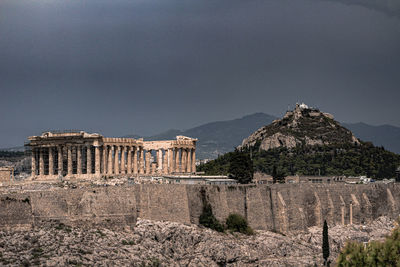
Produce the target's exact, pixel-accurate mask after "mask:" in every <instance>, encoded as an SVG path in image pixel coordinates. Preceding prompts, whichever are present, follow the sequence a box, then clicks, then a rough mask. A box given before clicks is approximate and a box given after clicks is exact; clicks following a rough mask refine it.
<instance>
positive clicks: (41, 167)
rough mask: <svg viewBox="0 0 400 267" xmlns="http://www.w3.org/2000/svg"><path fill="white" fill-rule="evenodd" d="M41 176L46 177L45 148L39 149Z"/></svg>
mask: <svg viewBox="0 0 400 267" xmlns="http://www.w3.org/2000/svg"><path fill="white" fill-rule="evenodd" d="M39 175H40V176H43V175H44V159H43V148H39Z"/></svg>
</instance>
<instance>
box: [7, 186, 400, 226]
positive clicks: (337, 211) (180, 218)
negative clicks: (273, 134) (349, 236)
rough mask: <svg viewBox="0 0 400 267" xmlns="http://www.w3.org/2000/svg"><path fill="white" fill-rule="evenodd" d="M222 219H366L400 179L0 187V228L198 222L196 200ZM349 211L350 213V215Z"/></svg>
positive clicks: (291, 222) (396, 192)
mask: <svg viewBox="0 0 400 267" xmlns="http://www.w3.org/2000/svg"><path fill="white" fill-rule="evenodd" d="M206 201H207V202H208V203H210V204H211V206H212V209H213V213H214V215H215V216H216V217H217V218H218V219H219V220H221V221H224V220H225V219H226V218H227V217H228V215H229V214H230V213H238V214H241V215H242V216H244V217H246V218H247V220H248V221H249V223H250V226H252V227H253V228H255V229H264V230H274V231H280V232H287V231H290V230H302V229H305V228H307V227H310V226H315V225H318V226H321V225H322V224H323V221H324V220H327V222H328V223H329V224H330V225H337V224H350V223H354V224H361V223H368V222H370V221H372V220H374V219H376V218H378V217H379V216H382V215H386V216H388V217H391V218H397V217H398V216H399V215H400V184H389V185H384V184H370V185H350V184H331V185H328V184H320V185H314V184H296V185H290V184H287V185H272V186H267V185H258V186H251V185H250V186H241V185H238V186H217V185H209V186H205V185H161V184H160V185H156V184H142V185H130V186H121V187H106V188H103V187H93V188H85V189H61V188H57V189H56V188H55V189H52V190H45V191H27V192H23V191H21V192H15V193H5V192H4V191H3V193H1V194H0V227H1V228H4V227H29V226H32V225H33V226H34V225H36V224H40V223H43V222H46V221H50V220H56V221H60V222H63V223H66V224H82V225H94V224H101V225H107V226H108V225H109V226H122V227H123V226H126V225H131V226H132V225H134V224H135V222H136V218H137V217H140V218H144V219H150V220H165V221H175V222H180V223H187V224H189V223H195V224H197V223H198V220H199V216H200V214H201V213H202V209H203V203H205V202H206ZM351 215H352V216H351Z"/></svg>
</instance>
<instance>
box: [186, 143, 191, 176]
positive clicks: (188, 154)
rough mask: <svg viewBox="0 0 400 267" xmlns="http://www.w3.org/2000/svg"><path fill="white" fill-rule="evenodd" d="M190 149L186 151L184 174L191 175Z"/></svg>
mask: <svg viewBox="0 0 400 267" xmlns="http://www.w3.org/2000/svg"><path fill="white" fill-rule="evenodd" d="M191 152H192V149H190V148H188V149H187V152H186V153H187V159H186V172H187V173H191V172H192V170H191V169H192V155H191Z"/></svg>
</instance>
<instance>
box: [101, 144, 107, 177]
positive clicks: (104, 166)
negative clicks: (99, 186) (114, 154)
mask: <svg viewBox="0 0 400 267" xmlns="http://www.w3.org/2000/svg"><path fill="white" fill-rule="evenodd" d="M102 161H103V164H102V168H101V173H102V174H106V173H107V171H106V170H107V146H104V145H103V160H102Z"/></svg>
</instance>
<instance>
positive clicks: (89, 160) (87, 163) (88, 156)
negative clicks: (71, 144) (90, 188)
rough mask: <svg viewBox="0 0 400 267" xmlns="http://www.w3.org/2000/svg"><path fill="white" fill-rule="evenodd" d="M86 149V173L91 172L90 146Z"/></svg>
mask: <svg viewBox="0 0 400 267" xmlns="http://www.w3.org/2000/svg"><path fill="white" fill-rule="evenodd" d="M86 151H87V152H86V174H92V146H88V147H87V148H86Z"/></svg>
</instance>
